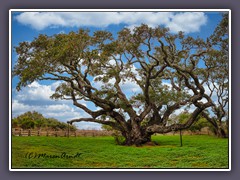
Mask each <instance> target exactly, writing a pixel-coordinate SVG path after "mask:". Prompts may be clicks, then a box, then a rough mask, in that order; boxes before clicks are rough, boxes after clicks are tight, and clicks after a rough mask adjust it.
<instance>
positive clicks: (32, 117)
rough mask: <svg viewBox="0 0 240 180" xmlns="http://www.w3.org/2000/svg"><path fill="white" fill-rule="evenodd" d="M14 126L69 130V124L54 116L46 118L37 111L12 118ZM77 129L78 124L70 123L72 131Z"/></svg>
mask: <svg viewBox="0 0 240 180" xmlns="http://www.w3.org/2000/svg"><path fill="white" fill-rule="evenodd" d="M12 128H22V129H51V130H67V129H68V124H67V123H64V122H60V121H58V120H57V119H54V118H46V117H44V116H43V115H42V114H40V113H38V112H36V111H33V112H31V111H28V112H26V113H24V114H21V115H19V116H17V117H15V118H13V119H12ZM76 129H77V128H76V126H74V125H70V130H71V131H73V130H76Z"/></svg>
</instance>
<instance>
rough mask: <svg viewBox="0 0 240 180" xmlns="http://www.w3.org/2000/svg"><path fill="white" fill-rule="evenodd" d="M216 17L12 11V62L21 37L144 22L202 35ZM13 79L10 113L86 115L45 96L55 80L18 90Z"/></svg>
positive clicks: (133, 88)
mask: <svg viewBox="0 0 240 180" xmlns="http://www.w3.org/2000/svg"><path fill="white" fill-rule="evenodd" d="M220 20H221V14H220V13H219V12H121V13H117V12H97V13H96V12H37V11H36V12H12V22H11V26H12V29H11V38H12V39H11V40H12V42H11V43H12V66H13V65H14V64H15V63H16V60H17V55H16V53H15V52H14V50H13V47H14V46H17V45H18V43H19V42H22V41H32V40H33V39H34V38H35V37H37V36H38V35H39V34H47V35H53V34H57V33H68V32H70V31H77V30H78V29H79V28H88V29H90V31H91V32H93V31H95V30H109V31H111V32H112V33H113V34H116V32H118V31H119V30H120V29H122V28H123V27H129V28H133V27H134V26H137V25H140V24H141V23H145V24H148V25H149V26H152V27H154V26H158V25H161V26H165V27H168V28H170V31H171V32H172V33H176V32H178V31H184V32H185V34H187V35H191V36H194V37H197V36H199V37H202V38H206V37H208V36H209V35H210V34H212V32H213V31H214V29H215V27H216V25H217V24H218V23H219V22H220ZM16 83H17V77H15V78H13V80H12V115H13V117H15V116H17V115H19V114H22V113H24V112H27V111H33V110H35V111H38V112H40V113H42V114H44V115H45V116H46V117H53V118H56V119H59V120H61V121H64V122H66V121H67V120H71V119H73V118H80V117H86V116H87V114H86V113H85V112H83V111H82V110H80V109H77V108H75V107H74V106H72V102H71V101H54V100H51V99H50V98H49V96H50V95H51V94H52V93H54V89H55V88H56V87H57V85H58V84H59V82H52V81H43V82H34V83H32V84H31V85H29V86H28V87H26V88H23V89H22V90H21V91H20V92H16V90H15V87H16ZM123 88H124V89H125V91H126V93H131V92H135V91H138V87H137V86H136V85H135V84H133V83H130V82H126V84H124V85H123ZM82 103H83V104H84V105H86V106H88V107H90V108H91V109H97V107H95V106H94V105H93V104H91V103H87V102H82ZM77 125H78V127H79V128H85V129H86V128H89V129H99V128H100V127H101V125H98V124H95V123H87V122H81V123H78V124H77Z"/></svg>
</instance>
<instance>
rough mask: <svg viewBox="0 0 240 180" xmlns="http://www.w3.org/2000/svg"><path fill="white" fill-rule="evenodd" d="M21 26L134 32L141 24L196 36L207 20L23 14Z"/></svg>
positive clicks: (200, 16) (196, 15) (185, 15)
mask: <svg viewBox="0 0 240 180" xmlns="http://www.w3.org/2000/svg"><path fill="white" fill-rule="evenodd" d="M16 19H17V21H18V22H19V23H21V24H24V25H29V26H31V27H32V28H34V29H37V30H43V29H45V28H48V27H59V26H61V27H80V26H92V27H107V26H109V25H118V24H121V23H124V24H126V25H127V26H128V27H130V28H133V27H134V26H138V25H140V24H141V23H145V24H148V25H149V26H152V27H155V26H158V25H164V26H166V27H169V28H170V30H171V32H173V33H176V32H178V31H185V32H186V33H189V32H197V31H199V29H200V27H201V26H202V25H205V24H206V21H207V16H206V15H205V14H204V13H203V12H182V13H177V12H24V13H21V14H20V15H17V16H16Z"/></svg>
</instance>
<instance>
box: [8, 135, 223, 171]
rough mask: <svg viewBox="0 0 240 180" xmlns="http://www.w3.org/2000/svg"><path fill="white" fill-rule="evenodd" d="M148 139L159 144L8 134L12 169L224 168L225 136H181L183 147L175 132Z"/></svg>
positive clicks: (106, 138) (105, 138) (110, 139)
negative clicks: (120, 144) (222, 137)
mask: <svg viewBox="0 0 240 180" xmlns="http://www.w3.org/2000/svg"><path fill="white" fill-rule="evenodd" d="M152 139H153V140H154V141H157V142H158V143H159V146H143V147H133V146H131V147H126V146H119V145H116V144H115V142H114V139H113V138H112V137H70V138H66V137H12V168H228V139H219V138H216V137H211V136H205V135H198V136H197V135H194V136H183V147H180V146H179V144H180V142H179V136H178V135H175V136H162V135H159V136H153V137H152ZM77 153H79V154H78V155H76V154H77ZM44 154H45V155H44ZM75 155H76V156H75Z"/></svg>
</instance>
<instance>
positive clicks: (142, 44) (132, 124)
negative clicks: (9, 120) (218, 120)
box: [13, 24, 212, 145]
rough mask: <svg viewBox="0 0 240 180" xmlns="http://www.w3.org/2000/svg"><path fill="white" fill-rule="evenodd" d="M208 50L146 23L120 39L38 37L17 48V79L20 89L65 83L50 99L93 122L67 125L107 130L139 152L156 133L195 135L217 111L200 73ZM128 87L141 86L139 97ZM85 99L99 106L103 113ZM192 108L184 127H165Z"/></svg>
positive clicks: (83, 33) (102, 34)
mask: <svg viewBox="0 0 240 180" xmlns="http://www.w3.org/2000/svg"><path fill="white" fill-rule="evenodd" d="M208 43H209V42H205V41H204V40H202V39H200V38H192V37H190V36H184V34H183V33H182V32H179V33H178V34H171V33H169V31H168V29H166V28H162V27H156V28H151V27H149V26H147V25H144V24H143V25H141V26H139V27H135V28H134V29H133V30H132V31H131V30H130V29H128V28H124V29H123V30H121V31H120V32H119V33H118V36H117V37H116V38H113V35H112V34H111V33H110V32H108V31H96V32H94V33H93V34H92V35H91V34H90V33H89V31H88V30H84V29H80V30H79V31H78V32H70V33H69V34H56V35H53V36H47V35H39V36H38V37H37V38H35V39H34V40H33V41H32V42H22V43H20V44H19V46H18V47H16V48H15V49H16V52H17V54H18V55H19V57H18V63H17V64H16V65H15V67H14V71H13V74H14V75H16V76H18V77H19V83H18V85H17V90H20V89H21V87H24V86H26V85H28V84H30V83H32V82H33V81H38V80H54V81H61V82H62V83H61V84H60V85H59V86H58V87H57V88H56V92H55V93H54V94H53V95H52V98H53V99H67V100H72V101H73V104H74V105H75V106H77V107H79V108H80V109H82V110H84V111H85V112H86V113H88V114H89V115H90V116H91V117H90V118H79V119H74V120H71V121H69V123H74V122H80V121H88V122H97V123H100V124H104V125H109V126H111V127H112V128H113V129H116V130H118V131H120V132H121V134H122V136H123V137H124V138H125V141H124V144H126V145H133V144H135V145H141V144H144V143H146V142H148V141H150V140H151V135H152V134H154V133H167V132H170V131H176V130H181V129H186V128H189V127H190V126H191V125H192V124H193V123H194V122H195V120H196V119H197V117H198V115H199V114H201V113H202V111H203V110H204V109H206V108H208V107H210V106H212V99H211V98H210V97H209V96H207V94H206V92H205V88H204V83H206V81H207V79H206V78H205V79H203V70H204V68H203V69H202V71H201V69H200V68H199V66H200V65H199V64H200V62H202V61H203V58H204V57H205V56H206V54H207V53H208V51H209V49H210V48H209V46H208ZM126 81H128V82H132V83H135V84H136V85H137V86H138V87H139V92H136V93H134V94H131V95H130V94H125V93H124V90H123V89H122V84H124V82H126ZM94 82H95V83H96V82H98V83H100V84H101V87H97V86H95V83H94ZM203 99H204V101H203ZM80 100H85V101H90V102H92V103H94V104H95V105H96V106H97V107H99V110H97V111H93V110H91V109H89V108H88V107H86V106H84V105H83V104H81V103H80ZM190 105H194V107H195V108H194V111H193V113H192V114H191V116H190V117H189V118H188V120H187V121H186V122H185V123H183V124H181V123H175V124H171V125H167V122H168V120H169V117H170V115H171V114H172V113H173V112H174V111H176V110H179V109H181V108H184V107H185V106H190ZM106 117H109V118H108V119H110V118H111V119H113V120H114V121H110V120H108V119H107V118H106ZM143 121H144V123H142V122H143Z"/></svg>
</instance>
